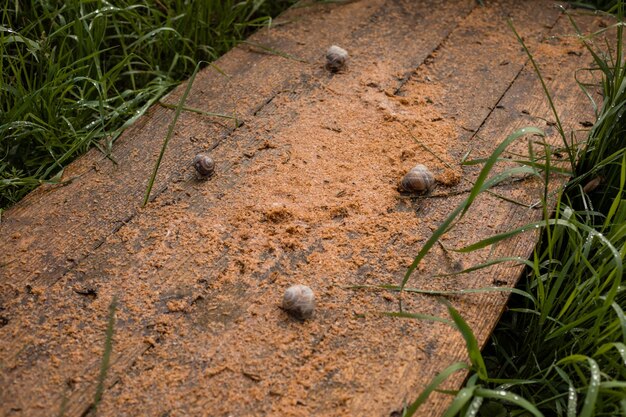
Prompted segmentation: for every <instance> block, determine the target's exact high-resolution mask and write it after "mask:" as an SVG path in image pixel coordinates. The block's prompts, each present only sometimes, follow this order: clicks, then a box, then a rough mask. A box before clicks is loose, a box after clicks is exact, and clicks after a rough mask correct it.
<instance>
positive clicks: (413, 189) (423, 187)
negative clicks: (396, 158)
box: [400, 164, 435, 193]
mask: <svg viewBox="0 0 626 417" xmlns="http://www.w3.org/2000/svg"><path fill="white" fill-rule="evenodd" d="M434 185H435V177H434V176H433V173H432V172H430V171H429V170H428V168H426V167H425V166H424V165H422V164H418V165H415V166H414V167H413V168H411V170H410V171H409V172H407V174H406V175H405V176H404V178H402V181H400V188H401V189H402V191H406V192H409V193H422V192H425V191H430V190H431V189H432V188H433V186H434Z"/></svg>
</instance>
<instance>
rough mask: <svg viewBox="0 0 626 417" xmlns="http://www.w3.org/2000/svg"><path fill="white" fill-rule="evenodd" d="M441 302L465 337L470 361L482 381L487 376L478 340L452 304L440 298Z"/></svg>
mask: <svg viewBox="0 0 626 417" xmlns="http://www.w3.org/2000/svg"><path fill="white" fill-rule="evenodd" d="M441 302H442V303H444V304H445V305H446V307H448V313H449V314H450V316H451V317H452V320H454V324H455V325H456V327H457V328H458V329H459V331H460V332H461V335H463V338H464V339H465V344H466V346H467V353H468V354H469V357H470V361H471V362H472V367H473V368H474V370H475V371H476V373H477V374H478V377H479V378H480V379H482V380H483V381H484V380H487V379H488V378H489V376H488V374H487V367H486V366H485V361H484V360H483V355H482V353H481V352H480V346H479V345H478V340H476V337H475V336H474V332H472V329H471V328H470V327H469V325H468V324H467V322H466V321H465V320H464V319H463V317H462V316H461V315H460V314H459V312H458V311H456V309H455V308H454V307H452V304H450V302H449V301H448V300H446V299H443V298H442V299H441Z"/></svg>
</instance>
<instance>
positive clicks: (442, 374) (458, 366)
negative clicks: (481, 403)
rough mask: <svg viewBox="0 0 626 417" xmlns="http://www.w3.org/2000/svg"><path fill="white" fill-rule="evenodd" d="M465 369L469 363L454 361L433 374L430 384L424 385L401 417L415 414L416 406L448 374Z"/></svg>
mask: <svg viewBox="0 0 626 417" xmlns="http://www.w3.org/2000/svg"><path fill="white" fill-rule="evenodd" d="M465 369H469V365H468V364H466V363H465V362H455V363H453V364H452V365H450V366H448V367H447V368H446V369H444V370H443V371H441V372H440V373H439V374H438V375H437V376H435V377H434V378H433V379H432V380H431V381H430V384H428V385H427V386H426V388H424V391H422V392H421V394H420V395H419V397H417V399H416V400H415V401H413V402H412V403H411V405H409V406H408V407H407V408H406V410H405V411H404V413H403V414H402V416H403V417H411V416H413V415H414V414H415V412H416V411H417V409H418V408H420V407H421V406H422V404H424V402H426V400H427V399H428V396H429V395H430V393H431V392H433V391H434V390H435V389H437V387H438V386H439V385H441V384H442V383H443V382H444V381H445V380H446V379H448V377H450V375H452V374H454V373H456V372H458V371H462V370H465Z"/></svg>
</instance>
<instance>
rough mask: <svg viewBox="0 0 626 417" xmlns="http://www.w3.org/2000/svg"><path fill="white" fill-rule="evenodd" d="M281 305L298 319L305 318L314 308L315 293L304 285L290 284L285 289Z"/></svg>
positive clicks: (311, 313) (309, 315)
mask: <svg viewBox="0 0 626 417" xmlns="http://www.w3.org/2000/svg"><path fill="white" fill-rule="evenodd" d="M282 307H283V309H284V310H285V311H287V312H288V313H289V314H291V315H293V316H295V317H297V318H299V319H307V318H309V317H311V316H312V315H313V311H314V310H315V294H313V290H312V289H311V288H309V287H307V286H306V285H292V286H291V287H289V288H287V290H286V291H285V295H284V296H283V306H282Z"/></svg>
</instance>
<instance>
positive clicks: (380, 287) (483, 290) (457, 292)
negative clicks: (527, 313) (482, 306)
mask: <svg viewBox="0 0 626 417" xmlns="http://www.w3.org/2000/svg"><path fill="white" fill-rule="evenodd" d="M459 273H460V272H459ZM348 288H351V289H377V290H389V291H397V292H400V291H404V292H412V293H416V294H428V295H463V294H475V293H486V292H510V293H513V294H517V295H519V296H522V297H525V298H528V299H529V300H531V301H532V302H533V304H535V303H536V300H535V299H534V297H533V296H532V295H530V294H529V293H527V292H526V291H522V290H519V289H517V288H510V287H483V288H468V289H464V290H448V291H444V290H421V289H419V288H407V287H404V289H401V288H400V286H398V285H389V284H382V285H353V286H350V287H348Z"/></svg>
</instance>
